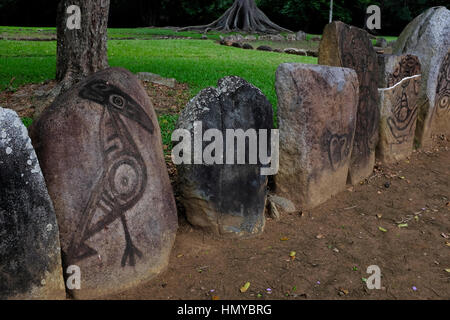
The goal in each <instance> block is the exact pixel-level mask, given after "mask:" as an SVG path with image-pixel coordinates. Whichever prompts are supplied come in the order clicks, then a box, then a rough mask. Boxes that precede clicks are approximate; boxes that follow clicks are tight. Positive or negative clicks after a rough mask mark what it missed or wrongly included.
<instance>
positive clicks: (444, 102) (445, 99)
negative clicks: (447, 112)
mask: <svg viewBox="0 0 450 320" xmlns="http://www.w3.org/2000/svg"><path fill="white" fill-rule="evenodd" d="M449 102H450V100H449V97H448V96H443V97H442V98H441V100H440V102H439V105H440V107H441V108H447V106H448V104H449Z"/></svg>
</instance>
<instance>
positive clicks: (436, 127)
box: [431, 49, 450, 137]
mask: <svg viewBox="0 0 450 320" xmlns="http://www.w3.org/2000/svg"><path fill="white" fill-rule="evenodd" d="M434 104H435V105H434V113H435V114H434V117H433V121H432V124H431V133H432V134H437V135H441V134H445V135H447V137H450V49H449V51H448V52H447V55H446V56H445V59H444V61H443V62H442V64H441V68H440V70H439V75H438V80H437V87H436V95H435V103H434Z"/></svg>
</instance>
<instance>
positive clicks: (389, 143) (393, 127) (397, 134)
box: [377, 55, 421, 163]
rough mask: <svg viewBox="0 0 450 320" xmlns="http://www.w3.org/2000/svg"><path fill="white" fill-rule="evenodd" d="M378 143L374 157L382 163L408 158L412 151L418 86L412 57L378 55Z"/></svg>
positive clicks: (416, 63)
mask: <svg viewBox="0 0 450 320" xmlns="http://www.w3.org/2000/svg"><path fill="white" fill-rule="evenodd" d="M378 62H379V70H380V79H379V83H380V88H379V89H378V92H379V94H380V99H379V103H380V105H379V108H380V142H379V144H378V147H377V156H378V158H379V160H380V161H382V162H383V163H394V162H397V161H400V160H404V159H406V158H407V157H409V156H410V155H411V153H412V151H413V146H414V136H415V130H416V123H417V116H418V112H419V108H418V104H417V103H418V98H419V92H420V85H421V69H420V62H419V59H418V58H417V57H416V56H413V55H399V56H397V55H380V56H378Z"/></svg>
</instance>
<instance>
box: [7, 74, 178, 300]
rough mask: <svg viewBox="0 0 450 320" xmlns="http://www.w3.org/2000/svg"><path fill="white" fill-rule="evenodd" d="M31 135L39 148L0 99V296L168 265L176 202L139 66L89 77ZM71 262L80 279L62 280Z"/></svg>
mask: <svg viewBox="0 0 450 320" xmlns="http://www.w3.org/2000/svg"><path fill="white" fill-rule="evenodd" d="M30 137H31V140H32V142H33V146H34V148H35V150H36V151H34V149H33V146H32V145H31V141H30V138H29V137H28V133H27V130H26V128H25V127H24V126H23V124H22V123H21V120H20V118H19V117H18V116H17V115H16V114H15V113H14V112H12V111H8V110H4V109H0V165H1V168H2V170H1V171H0V188H1V190H0V226H1V228H0V230H1V232H2V234H1V238H0V240H1V241H0V298H4V299H5V298H6V299H65V298H66V292H67V293H68V294H69V296H70V297H72V298H77V299H91V298H98V297H104V296H106V295H108V294H113V293H117V292H120V291H122V290H125V289H127V288H131V287H134V286H136V285H138V284H139V283H141V282H143V281H147V280H149V279H151V278H153V277H155V276H156V275H157V274H159V273H160V272H161V271H162V270H164V269H165V268H166V267H167V265H168V260H169V255H170V251H171V249H172V246H173V244H174V241H175V234H176V230H177V228H178V221H177V213H176V206H175V200H174V196H173V192H172V187H171V184H170V181H169V176H168V173H167V168H166V165H165V161H164V156H163V149H162V142H161V135H160V128H159V125H158V121H157V117H156V114H155V111H154V109H153V106H152V104H151V102H150V99H149V97H148V95H147V93H146V91H145V89H144V88H143V87H142V85H141V84H140V82H139V80H138V79H137V78H136V76H134V75H133V74H131V73H130V72H129V71H127V70H124V69H121V68H111V69H107V70H104V71H101V72H98V73H96V74H94V75H92V76H90V77H88V78H87V79H85V80H84V81H82V82H80V83H79V84H77V85H75V86H74V87H72V88H71V89H70V90H69V91H67V92H65V93H64V94H62V95H60V96H59V97H57V98H56V100H55V101H54V103H53V104H52V105H51V106H49V107H48V108H47V109H45V111H44V112H43V113H42V114H41V116H40V117H39V119H38V120H37V121H35V122H34V123H33V125H32V127H31V129H30ZM36 154H37V156H36ZM38 159H39V161H38ZM41 170H42V171H41ZM44 176H45V181H44ZM47 188H48V189H47ZM47 190H48V191H47ZM77 270H78V271H79V273H78V275H79V276H80V277H79V278H78V280H80V282H79V283H77V279H70V278H67V279H66V281H67V282H66V283H69V284H71V286H67V287H66V286H65V284H66V283H65V280H64V279H63V275H64V276H65V277H68V276H69V277H70V275H74V273H75V272H77ZM72 280H73V282H72ZM78 284H79V286H78Z"/></svg>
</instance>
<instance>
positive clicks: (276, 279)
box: [0, 83, 450, 300]
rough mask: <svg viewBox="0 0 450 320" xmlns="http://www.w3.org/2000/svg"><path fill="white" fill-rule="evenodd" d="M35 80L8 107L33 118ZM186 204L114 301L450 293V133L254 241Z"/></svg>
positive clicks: (163, 104)
mask: <svg viewBox="0 0 450 320" xmlns="http://www.w3.org/2000/svg"><path fill="white" fill-rule="evenodd" d="M44 85H45V86H47V85H48V86H49V87H51V86H52V84H51V83H50V84H44ZM144 85H145V87H146V89H147V91H148V92H149V95H150V96H151V97H152V100H153V101H154V104H155V109H156V110H157V113H158V114H161V113H175V112H178V111H179V109H180V106H182V105H184V104H185V103H186V100H187V99H188V97H189V95H188V89H187V87H177V88H175V89H170V90H169V89H167V88H164V87H161V86H157V85H153V84H148V83H147V84H144ZM34 86H35V85H27V86H25V87H23V88H20V89H19V90H18V91H16V93H10V92H9V93H8V92H2V93H0V103H1V104H2V106H3V107H7V108H12V109H16V110H18V109H19V113H20V114H21V115H22V116H28V115H30V116H31V115H32V113H33V112H32V111H33V110H32V109H33V98H32V96H33V95H34V94H35V93H34V92H35V91H36V90H37V89H39V88H40V87H38V88H37V87H34ZM40 86H42V84H40ZM27 93H28V94H27ZM14 94H15V97H13V95H14ZM155 95H156V96H158V101H156V99H155V97H156V96H155ZM161 97H162V98H161ZM26 106H28V107H26ZM168 169H169V173H170V175H171V178H172V180H175V178H176V169H175V168H174V167H173V166H172V165H170V164H168ZM175 190H176V188H175ZM179 209H180V210H179V214H180V219H179V220H180V228H179V231H178V235H177V239H176V243H175V246H174V249H173V251H172V254H171V257H170V264H169V267H168V269H167V270H166V271H165V272H163V273H162V274H161V275H160V276H158V277H157V278H155V279H153V280H152V281H150V282H149V283H143V284H142V285H141V286H140V287H138V288H136V289H133V290H129V291H127V292H123V293H121V294H118V295H114V296H109V297H106V298H107V299H186V300H190V299H220V300H229V299H238V300H240V299H261V300H265V299H267V300H268V299H289V300H291V299H450V273H449V272H448V271H446V269H449V268H450V219H449V217H450V137H447V138H446V137H439V138H436V147H435V148H434V149H433V150H432V151H431V152H422V151H421V152H414V154H413V155H412V156H411V158H410V159H409V160H408V161H403V162H401V163H398V164H397V165H393V166H389V167H382V166H381V165H378V166H377V167H376V169H375V171H374V175H373V176H372V177H371V178H369V179H368V180H367V181H365V182H364V183H363V184H361V185H358V186H355V187H349V188H348V190H347V191H346V192H344V193H341V194H339V195H338V196H336V197H335V198H333V199H331V200H330V201H328V202H327V203H325V204H324V205H322V206H320V207H318V208H316V209H314V210H311V211H302V212H296V213H293V214H282V217H281V219H280V220H279V221H274V220H271V219H268V220H267V223H266V228H265V232H264V234H263V235H261V236H259V237H257V238H254V239H249V240H224V239H218V238H216V237H214V236H211V235H209V234H205V233H204V232H203V231H201V230H197V229H194V228H193V227H192V226H191V225H189V223H188V222H187V221H186V220H185V218H184V217H183V210H182V207H181V206H179ZM399 226H401V227H399ZM292 251H295V253H296V254H295V258H292V257H290V254H291V252H292ZM371 265H377V266H379V267H380V269H381V273H382V279H381V285H382V289H381V290H369V289H367V286H366V284H365V283H364V279H367V278H369V276H370V275H369V274H367V273H366V269H367V267H368V266H371ZM247 282H250V287H249V289H248V290H247V291H246V292H245V293H241V292H240V290H239V289H240V288H241V287H242V286H243V285H244V284H245V283H247Z"/></svg>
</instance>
